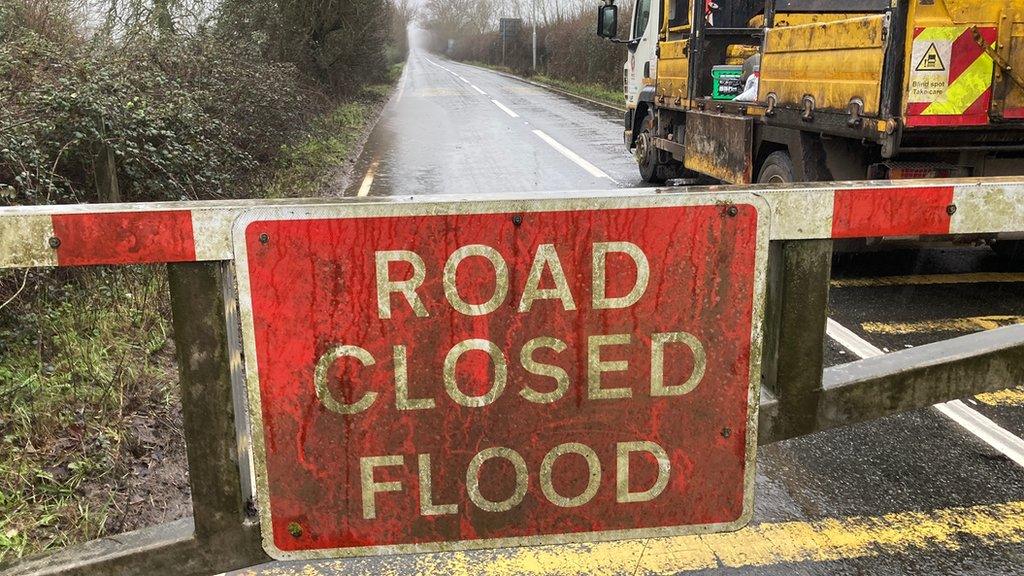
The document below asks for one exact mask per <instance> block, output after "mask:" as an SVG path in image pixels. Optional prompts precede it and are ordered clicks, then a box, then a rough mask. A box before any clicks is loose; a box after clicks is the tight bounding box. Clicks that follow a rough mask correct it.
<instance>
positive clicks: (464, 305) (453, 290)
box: [374, 242, 651, 319]
mask: <svg viewBox="0 0 1024 576" xmlns="http://www.w3.org/2000/svg"><path fill="white" fill-rule="evenodd" d="M610 254H624V255H626V256H628V257H629V258H630V259H631V260H632V261H633V265H634V267H635V269H636V281H635V282H634V284H633V287H632V288H631V289H630V290H629V292H627V293H626V294H624V295H622V296H609V295H608V255H610ZM472 257H482V258H484V259H486V260H487V261H488V262H489V263H490V265H491V268H492V270H493V275H494V292H493V293H492V294H491V296H490V298H488V299H487V301H485V302H481V303H476V304H474V303H470V302H466V301H465V300H464V299H463V298H462V295H461V294H460V293H459V288H458V283H457V282H456V277H457V275H458V270H459V266H460V265H461V264H462V262H463V261H465V260H466V259H468V258H472ZM592 257H593V259H592V265H593V277H592V280H591V286H590V288H591V295H592V296H591V297H592V303H593V307H594V309H595V310H615V309H622V308H629V307H630V306H632V305H634V304H636V303H637V302H638V301H639V300H640V299H641V298H642V297H643V295H644V292H646V290H647V284H648V283H649V282H650V278H651V265H650V262H649V261H648V260H647V256H646V255H645V254H644V252H643V250H641V249H640V247H639V246H637V245H636V244H633V243H631V242H596V243H594V246H593V252H592ZM374 260H375V263H376V277H377V312H378V315H379V317H380V318H381V319H390V318H391V315H392V304H393V302H392V298H391V297H392V295H394V294H398V295H400V296H402V297H403V298H404V299H405V301H406V303H407V304H408V305H409V307H410V308H411V309H412V311H413V312H414V313H415V314H416V316H418V317H421V318H425V317H427V316H429V313H428V312H427V308H426V306H425V305H424V304H423V299H422V298H421V297H420V295H419V293H418V291H419V290H420V289H421V287H422V286H423V281H424V280H425V279H426V276H427V270H426V265H425V264H424V263H423V258H422V257H420V256H419V255H418V254H416V253H415V252H413V251H411V250H387V251H381V252H377V253H376V254H375V256H374ZM394 262H405V263H407V264H408V265H410V266H411V267H412V275H411V277H409V278H406V279H404V280H395V279H393V278H392V277H391V264H392V263H394ZM545 270H548V271H549V272H550V273H551V277H552V279H553V281H554V284H555V285H554V287H552V288H541V287H540V283H541V278H542V277H543V275H544V271H545ZM443 285H444V294H445V299H446V300H447V302H448V304H449V305H450V306H451V307H452V308H454V309H455V310H457V311H458V312H460V313H462V314H465V315H466V316H485V315H487V314H490V313H492V312H494V311H495V310H497V309H498V308H499V307H500V306H501V305H502V304H504V303H505V301H506V300H507V298H508V292H509V273H508V263H506V262H505V259H504V258H503V257H502V256H501V254H500V253H499V252H498V251H497V250H495V249H494V248H492V247H490V246H484V245H482V244H471V245H469V246H463V247H462V248H459V249H458V250H456V251H455V252H453V253H452V255H451V256H449V257H448V261H447V262H446V263H445V265H444V273H443ZM537 300H557V301H558V302H560V303H561V305H562V309H563V310H567V311H568V310H576V300H575V298H574V297H573V294H572V290H571V289H570V288H569V281H568V279H567V278H566V275H565V270H564V269H563V267H562V262H561V260H560V259H559V258H558V252H557V251H556V250H555V247H554V245H553V244H541V245H540V246H538V247H537V250H536V252H535V253H534V257H533V264H532V265H531V266H530V274H529V276H528V277H527V280H526V287H525V288H524V290H523V293H522V295H521V296H520V299H519V307H518V310H519V312H521V313H527V312H530V311H531V310H532V309H533V304H534V302H536V301H537Z"/></svg>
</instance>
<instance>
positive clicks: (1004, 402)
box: [974, 387, 1024, 406]
mask: <svg viewBox="0 0 1024 576" xmlns="http://www.w3.org/2000/svg"><path fill="white" fill-rule="evenodd" d="M974 399H975V400H977V401H978V402H981V403H982V404H988V405H989V406H1024V388H1022V387H1017V388H1010V389H1008V390H1000V391H998V392H986V393H985V394H978V395H977V396H975V397H974Z"/></svg>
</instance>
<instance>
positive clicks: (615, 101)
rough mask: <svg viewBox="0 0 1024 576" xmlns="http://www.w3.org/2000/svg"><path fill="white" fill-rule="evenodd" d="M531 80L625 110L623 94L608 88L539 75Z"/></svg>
mask: <svg viewBox="0 0 1024 576" xmlns="http://www.w3.org/2000/svg"><path fill="white" fill-rule="evenodd" d="M531 80H534V81H535V82H539V83H541V84H547V85H548V86H553V87H555V88H558V89H559V90H565V91H566V92H570V93H572V94H576V95H578V96H583V97H584V98H589V99H591V100H596V101H598V102H603V103H604V104H608V105H610V106H615V107H616V108H625V107H626V103H625V99H624V98H623V96H622V92H620V91H617V90H609V89H608V88H607V87H606V86H603V85H601V84H584V83H582V82H572V81H569V80H561V79H559V78H552V77H551V76H545V75H543V74H537V75H536V76H532V77H531Z"/></svg>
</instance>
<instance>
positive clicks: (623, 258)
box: [314, 242, 707, 520]
mask: <svg viewBox="0 0 1024 576" xmlns="http://www.w3.org/2000/svg"><path fill="white" fill-rule="evenodd" d="M471 258H481V259H483V263H484V264H485V266H486V267H487V271H486V272H485V273H484V274H487V275H488V276H490V278H488V280H493V292H490V293H489V295H487V296H486V297H485V299H483V300H482V301H470V300H474V298H470V297H467V296H465V295H464V294H463V292H460V290H459V285H458V282H457V278H458V276H459V270H460V267H461V266H463V265H464V263H465V262H466V260H469V259H471ZM374 262H375V266H374V268H375V272H376V288H377V289H376V298H377V302H376V309H377V312H378V315H379V317H380V318H381V319H392V317H393V314H394V313H395V311H396V308H404V310H402V311H401V313H402V314H408V313H410V312H411V313H412V314H414V315H415V316H416V317H419V318H425V317H428V316H429V315H430V310H435V312H436V308H435V307H436V306H439V305H444V306H450V307H451V309H453V310H455V311H456V312H458V313H459V314H463V315H465V316H472V317H477V316H486V315H488V314H492V313H494V312H495V311H497V310H498V309H499V308H501V307H502V306H503V305H505V304H506V302H508V301H509V296H510V290H511V280H510V274H509V266H508V264H507V263H506V262H505V260H504V258H503V257H502V256H501V254H500V253H499V252H498V251H497V250H495V249H494V248H492V247H489V246H485V245H481V244H473V245H468V246H463V247H461V248H459V249H457V250H455V251H454V252H452V253H451V255H450V256H449V257H448V259H447V261H446V262H445V264H444V268H443V270H442V271H441V275H442V278H441V280H442V286H443V290H444V294H443V298H442V299H433V300H431V299H429V298H427V297H426V295H425V294H424V293H423V291H424V285H425V283H426V281H427V279H428V276H429V274H430V273H431V271H430V270H428V269H427V267H426V265H425V264H424V260H423V258H422V257H421V256H419V255H418V254H417V253H416V252H415V251H413V250H387V251H379V252H376V254H375V256H374ZM590 263H591V265H592V267H591V269H592V277H591V278H590V282H589V285H584V286H577V287H576V288H577V290H576V291H574V290H573V286H572V284H571V283H570V277H569V276H567V275H566V273H565V269H564V267H563V265H562V261H561V259H560V258H559V254H558V251H557V249H556V247H555V245H554V244H541V245H539V246H538V247H537V248H536V250H535V252H534V254H533V259H532V263H531V266H530V272H529V274H528V275H527V278H526V281H525V285H524V287H523V290H522V293H521V294H519V295H518V297H519V298H518V303H517V305H516V312H517V313H519V314H530V313H535V310H536V311H537V312H536V313H546V314H552V313H556V314H557V313H560V312H573V311H576V310H577V302H578V301H579V300H578V299H579V298H584V300H583V301H584V302H585V301H586V291H587V289H589V292H590V304H591V307H592V308H593V309H594V310H601V311H605V310H607V311H615V310H624V309H628V308H630V307H632V306H634V305H636V304H637V303H638V302H639V301H640V300H641V299H642V298H643V297H644V295H645V293H646V292H647V287H648V284H649V282H650V278H651V264H650V261H649V259H648V258H647V255H645V254H644V253H643V251H642V250H641V249H640V248H639V247H638V246H637V245H635V244H632V243H630V242H596V243H594V244H593V246H592V252H591V261H590ZM623 264H624V266H623ZM613 267H615V270H612V268H613ZM623 267H624V268H625V269H621V268H623ZM629 268H632V270H630V269H629ZM634 273H635V274H634ZM613 276H614V277H615V278H616V279H617V282H616V283H615V284H614V286H615V289H614V291H615V293H610V291H609V286H608V280H609V278H611V277H613ZM543 278H548V279H549V280H547V281H544V280H542V279H543ZM622 278H626V279H627V280H626V281H624V282H623V281H622ZM474 280H476V278H475V279H474ZM542 286H543V287H542ZM475 300H481V298H479V297H477V298H475ZM514 301H515V300H513V302H514ZM542 302H550V304H548V305H546V306H543V311H540V310H541V309H540V307H539V306H538V303H542ZM552 305H553V306H554V308H551V306H552ZM585 338H586V347H587V350H586V370H585V373H582V374H580V375H579V376H578V378H579V380H580V382H576V383H575V384H576V385H582V386H584V387H585V388H584V390H585V394H583V397H584V398H585V399H586V400H589V401H596V402H606V401H630V400H631V399H633V398H634V397H635V396H636V395H638V394H641V393H642V392H643V391H642V390H639V389H636V387H635V384H632V385H630V384H625V383H629V382H635V379H632V378H629V374H630V372H631V371H632V370H637V369H639V368H640V366H631V364H630V362H628V361H626V360H623V359H621V358H623V357H624V352H628V351H630V349H631V347H635V346H637V345H638V344H637V342H636V340H637V338H634V335H632V334H590V335H586V336H585ZM649 341H650V345H649V350H648V353H649V358H650V372H649V382H648V385H649V389H648V390H647V393H648V394H649V395H650V397H651V398H659V397H660V398H674V397H680V396H684V395H686V394H689V393H690V392H692V391H693V390H695V389H696V388H697V386H699V384H700V382H701V381H702V380H703V379H704V376H705V371H706V369H707V351H706V350H705V348H704V345H703V344H702V343H701V341H700V340H699V339H698V338H697V337H696V336H695V335H693V334H691V333H689V332H685V331H677V332H665V333H655V334H651V335H650V337H649ZM667 348H672V349H674V350H675V351H676V352H674V354H679V353H685V354H686V356H687V358H688V359H690V362H689V363H687V364H686V365H687V366H690V369H689V374H688V375H686V376H685V378H680V379H678V380H677V381H674V382H666V375H665V366H666V363H667V360H666V356H667V352H666V349H667ZM684 351H685V352H684ZM509 352H511V351H509ZM568 352H569V351H568V345H567V344H566V339H563V338H558V337H556V336H553V335H539V336H536V337H534V338H532V339H530V340H528V341H527V342H526V343H525V344H524V345H522V347H521V348H520V349H519V350H518V357H517V356H516V355H515V354H514V353H513V354H508V353H506V351H505V350H503V349H502V348H501V347H500V346H498V344H496V343H495V342H493V341H491V340H488V339H485V338H470V339H466V340H463V341H461V342H458V343H456V344H454V345H453V346H452V347H451V349H449V350H448V351H447V353H446V354H445V355H444V362H443V366H442V367H441V370H440V374H439V378H438V380H437V381H434V382H421V383H411V382H410V381H409V366H410V362H415V361H416V360H415V359H410V357H409V355H410V349H409V348H408V347H407V345H406V344H401V343H399V344H394V345H393V346H392V354H391V356H392V360H393V364H392V366H393V370H394V374H393V375H392V378H391V381H392V382H393V383H394V388H395V390H394V396H395V408H396V409H397V410H400V411H416V410H434V409H437V408H438V407H439V402H442V401H443V400H442V397H443V396H447V397H448V399H449V400H450V401H451V402H452V403H454V404H455V405H457V406H460V407H463V408H469V409H482V408H485V407H487V406H490V405H492V404H494V403H495V402H496V401H497V400H498V399H499V398H501V397H502V396H503V395H504V394H505V393H506V389H507V388H508V386H509V361H510V360H509V359H510V358H512V359H514V360H513V361H515V360H516V359H517V360H518V363H519V367H521V368H522V370H523V371H524V372H525V373H526V374H529V375H530V376H533V377H536V378H535V379H533V380H527V381H524V382H523V383H522V384H521V385H520V387H519V390H517V392H518V395H519V396H520V397H521V398H522V400H523V401H524V402H529V403H532V404H541V405H548V404H553V403H556V402H559V401H561V400H562V399H563V398H565V397H566V395H567V394H568V392H569V389H570V388H571V387H572V386H573V385H574V382H573V378H572V377H570V372H569V370H568V369H567V363H571V362H573V361H574V355H572V354H569V353H568ZM478 354H482V355H486V358H487V361H488V362H489V364H490V366H491V370H490V375H491V376H490V381H489V382H487V383H486V386H480V383H479V382H476V383H472V384H473V385H474V390H477V391H479V390H485V391H484V392H482V393H479V392H478V393H477V394H476V395H473V394H468V393H466V392H465V391H464V388H463V386H465V385H466V384H468V383H461V385H460V382H459V381H458V379H457V374H458V370H457V368H458V365H459V363H460V362H462V361H463V359H464V358H465V357H466V356H468V355H478ZM633 356H635V355H631V356H630V357H633ZM540 358H544V360H541V359H540ZM377 360H378V359H375V358H374V357H373V356H372V354H371V353H370V352H368V351H367V350H365V349H364V348H362V347H360V346H357V345H355V344H344V345H338V346H334V347H332V348H330V349H329V350H327V351H326V352H325V353H323V354H322V355H321V356H320V358H319V359H318V361H317V364H316V369H315V374H314V385H315V387H316V392H317V397H318V398H319V399H320V401H321V402H322V404H323V406H324V407H325V408H326V409H327V410H329V411H331V412H334V413H337V414H340V415H344V416H347V417H352V416H354V415H357V414H359V413H361V412H364V411H366V410H369V409H370V408H371V407H372V406H373V405H374V404H375V402H376V400H377V398H378V397H379V393H380V392H382V391H380V390H376V391H366V392H363V393H362V394H361V395H360V396H359V397H358V398H348V399H346V398H343V397H342V395H341V394H340V393H339V390H340V391H344V390H349V389H351V387H350V386H347V385H346V384H345V383H343V382H339V380H340V377H339V376H332V375H336V374H341V373H342V372H338V371H337V370H340V368H342V367H343V366H342V365H343V364H344V363H352V362H355V363H356V364H350V365H349V364H345V366H348V367H349V368H354V369H356V370H360V371H363V372H365V371H366V370H367V369H371V370H379V369H380V368H378V367H377V366H376V365H377ZM671 362H672V364H673V365H679V364H680V362H679V359H678V358H676V357H675V356H673V360H672V361H671ZM612 374H617V375H618V376H617V379H616V382H619V384H618V385H611V382H610V381H609V382H605V380H606V379H607V378H608V377H609V376H610V375H612ZM673 374H675V372H673ZM677 378H678V377H677ZM584 380H585V381H584ZM414 384H415V385H416V386H415V387H416V390H418V394H417V395H414V394H413V392H412V387H413V385H414ZM427 390H433V392H432V393H430V392H425V391H427ZM614 454H615V462H614V469H615V478H616V480H615V485H614V487H613V488H609V490H611V489H613V490H614V496H615V501H616V502H617V503H620V504H631V503H637V502H648V501H651V500H654V499H655V498H657V497H658V496H660V495H661V494H662V493H664V492H665V489H666V488H667V486H668V482H669V479H670V476H671V463H670V460H669V457H668V453H667V452H666V450H665V449H664V448H663V447H662V446H660V445H658V444H657V443H655V442H651V441H646V440H642V441H636V442H620V443H617V444H616V445H615V452H614ZM640 456H643V457H644V458H645V459H646V460H648V461H650V460H653V461H654V462H656V463H657V476H656V478H655V480H654V482H653V483H652V484H650V485H645V486H635V485H634V484H631V482H630V478H631V475H630V471H631V458H634V457H640ZM410 457H411V455H410ZM495 461H503V462H504V463H503V464H501V467H502V468H503V469H506V470H507V469H508V467H509V466H510V467H511V470H513V472H514V473H513V475H512V477H511V478H510V479H511V482H508V481H507V480H509V479H506V482H505V483H504V484H502V485H503V486H505V487H506V489H507V490H508V492H507V493H505V494H501V495H498V496H496V495H494V494H493V493H491V492H490V491H488V494H489V496H485V495H484V493H483V492H481V489H480V486H481V484H482V483H483V484H485V485H486V484H489V483H490V481H489V480H488V478H487V475H488V474H489V473H493V472H488V471H489V470H494V469H495V468H493V467H494V466H496V465H495V464H491V462H495ZM570 461H574V462H570ZM408 463H409V464H414V465H415V466H416V467H417V476H416V478H418V484H419V486H418V492H419V511H420V514H421V515H422V516H443V515H451V514H456V513H457V512H458V508H459V505H458V504H450V503H444V502H438V501H436V499H435V487H434V486H433V479H434V478H435V471H437V470H439V469H438V468H435V467H436V466H440V467H441V468H440V470H443V471H444V474H443V475H442V476H441V477H450V476H451V474H450V473H449V471H448V470H446V469H444V466H446V463H444V462H440V463H436V462H433V461H432V458H431V455H430V454H416V456H415V458H413V459H412V460H411V461H409V462H408ZM609 464H612V463H609ZM406 465H407V460H406V456H402V455H394V454H392V455H378V456H367V457H362V458H360V461H359V476H360V481H361V496H362V508H363V518H364V519H367V520H370V519H374V518H376V514H377V500H378V498H385V497H388V496H387V494H391V493H400V492H404V491H406V490H408V489H409V487H407V486H403V484H402V483H401V482H399V481H381V480H379V479H378V478H379V477H380V475H386V474H388V469H389V468H395V467H404V466H406ZM581 465H582V466H581ZM559 467H567V469H571V470H576V471H577V472H576V473H578V474H584V473H585V474H586V476H585V480H586V482H585V485H583V484H575V486H576V488H575V489H573V490H572V493H563V492H562V491H560V489H559V488H557V487H556V484H555V482H554V475H555V474H556V470H558V469H559ZM603 469H604V466H603V463H602V462H601V460H600V458H599V456H598V453H597V452H596V451H595V450H594V449H593V448H591V447H590V446H588V445H587V444H584V443H581V442H566V443H562V444H559V445H557V446H555V447H553V448H551V449H550V450H549V451H548V452H547V454H546V456H545V457H544V458H543V460H542V461H540V463H539V467H538V469H537V470H536V477H535V478H533V477H531V471H530V470H529V467H528V465H527V463H526V460H524V458H523V456H522V455H521V454H520V453H519V452H517V451H516V450H514V449H512V448H509V447H503V446H494V447H490V448H484V449H482V450H480V451H478V452H477V453H476V454H475V455H474V456H473V457H472V459H471V460H470V461H469V463H468V465H467V467H466V470H465V486H464V489H465V494H466V496H467V498H468V502H470V503H472V505H473V506H476V507H477V508H479V509H480V510H484V511H488V512H507V511H509V510H512V509H513V508H515V507H517V506H519V505H520V504H522V502H523V500H524V499H525V498H526V495H527V494H528V492H529V487H530V485H531V482H536V484H534V485H535V486H539V488H540V493H541V494H542V495H543V498H544V499H546V500H547V501H548V502H549V503H550V504H552V505H554V506H557V507H559V508H575V507H579V506H583V505H585V504H587V503H588V502H591V501H592V500H593V499H594V498H595V497H596V496H597V494H598V493H599V492H600V491H601V481H602V470H603ZM438 473H440V472H438ZM385 477H386V476H385ZM645 477H646V478H649V475H648V476H645ZM581 485H582V486H583V487H582V489H581V488H579V486H581ZM563 490H564V488H563ZM390 497H394V496H390ZM460 501H463V502H465V501H466V500H460Z"/></svg>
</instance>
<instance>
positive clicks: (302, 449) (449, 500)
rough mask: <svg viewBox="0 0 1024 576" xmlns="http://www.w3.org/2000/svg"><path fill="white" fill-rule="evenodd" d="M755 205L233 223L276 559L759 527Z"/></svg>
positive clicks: (761, 266)
mask: <svg viewBox="0 0 1024 576" xmlns="http://www.w3.org/2000/svg"><path fill="white" fill-rule="evenodd" d="M760 206H762V204H761V203H760V200H758V199H756V198H754V197H752V196H750V195H746V194H722V195H718V196H715V197H707V196H697V197H690V196H686V195H663V196H635V197H627V198H621V197H620V198H597V199H590V200H538V201H515V202H511V201H509V202H503V201H494V202H481V203H466V202H462V203H454V202H453V203H412V204H378V205H340V206H333V207H316V208H295V209H275V210H273V211H269V212H268V211H260V212H253V213H250V214H248V215H246V216H243V218H242V219H241V220H240V221H239V223H238V224H236V227H235V250H236V253H237V254H236V255H237V259H238V261H237V264H238V268H239V270H238V273H239V289H240V294H241V296H242V298H241V300H242V311H243V334H244V336H245V340H246V362H247V370H248V377H249V386H250V401H251V408H252V412H253V436H254V450H255V455H256V462H257V474H258V481H257V488H258V492H259V505H260V512H261V519H262V523H263V531H264V544H265V547H266V549H267V551H268V552H269V553H270V554H271V555H272V556H274V557H277V558H282V559H284V558H302V557H322V556H345V555H360V554H374V553H389V552H410V551H425V550H452V549H467V548H481V547H491V546H504V545H517V544H531V543H555V542H571V541H586V540H607V539H617V538H627V537H647V536H657V535H671V534H681V533H692V532H708V531H714V530H728V529H735V528H737V527H740V526H742V525H744V524H745V523H746V522H747V521H748V520H749V516H750V513H751V502H752V498H751V495H752V479H753V462H754V460H753V457H754V449H755V445H756V440H755V433H756V430H755V426H754V425H753V423H756V419H755V418H756V403H755V400H756V398H757V386H756V381H757V379H758V378H759V374H758V371H759V363H758V360H759V358H758V351H759V348H760V344H759V336H758V334H759V330H760V312H759V311H760V310H761V309H762V294H763V285H764V276H765V254H766V246H767V240H766V238H767V236H766V234H765V232H766V228H767V226H766V216H765V215H766V214H767V211H766V210H762V209H761V208H759V207H760Z"/></svg>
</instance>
